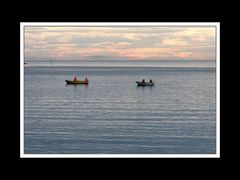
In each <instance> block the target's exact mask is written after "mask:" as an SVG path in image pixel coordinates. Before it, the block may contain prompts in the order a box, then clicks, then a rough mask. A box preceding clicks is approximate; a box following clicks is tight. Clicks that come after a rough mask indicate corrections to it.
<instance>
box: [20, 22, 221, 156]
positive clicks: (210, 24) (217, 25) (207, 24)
mask: <svg viewBox="0 0 240 180" xmlns="http://www.w3.org/2000/svg"><path fill="white" fill-rule="evenodd" d="M25 26H39V27H40V26H67V27H76V26H82V27H84V26H86V27H103V26H111V27H113V26H126V27H127V26H146V27H151V26H153V27H154V26H158V27H159V26H168V27H174V26H175V27H188V26H191V27H194V26H195V27H215V28H216V29H215V30H216V36H215V41H216V47H215V48H216V56H215V57H216V153H215V154H25V153H24V27H25ZM20 158H220V22H165V23H160V22H154V23H149V22H141V23H138V22H131V23H130V22H128V23H124V22H121V23H118V22H116V23H115V22H114V23H112V22H110V23H109V22H61V23H59V22H20Z"/></svg>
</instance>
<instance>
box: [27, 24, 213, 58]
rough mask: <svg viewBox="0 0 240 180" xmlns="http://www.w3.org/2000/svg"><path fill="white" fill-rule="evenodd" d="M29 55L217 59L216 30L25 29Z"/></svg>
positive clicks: (174, 28)
mask: <svg viewBox="0 0 240 180" xmlns="http://www.w3.org/2000/svg"><path fill="white" fill-rule="evenodd" d="M25 56H26V57H27V58H33V59H39V58H52V57H55V58H58V59H72V58H74V59H83V58H88V57H112V58H113V59H114V57H123V58H126V59H151V58H156V59H176V58H179V59H191V58H192V59H201V58H203V59H215V28H214V27H25Z"/></svg>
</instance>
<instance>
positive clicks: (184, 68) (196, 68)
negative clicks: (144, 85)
mask: <svg viewBox="0 0 240 180" xmlns="http://www.w3.org/2000/svg"><path fill="white" fill-rule="evenodd" d="M25 68H49V69H61V68H76V69H77V68H79V69H155V70H157V69H158V70H179V69H181V70H186V71H188V70H200V71H201V70H209V71H215V70H216V67H143V66H138V67H137V66H72V65H69V66H61V65H58V66H53V67H51V66H40V65H36V66H35V65H33V66H25Z"/></svg>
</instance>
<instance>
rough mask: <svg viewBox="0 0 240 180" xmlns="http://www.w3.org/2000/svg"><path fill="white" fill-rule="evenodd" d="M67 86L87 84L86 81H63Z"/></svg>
mask: <svg viewBox="0 0 240 180" xmlns="http://www.w3.org/2000/svg"><path fill="white" fill-rule="evenodd" d="M65 81H66V83H67V84H88V81H71V80H65Z"/></svg>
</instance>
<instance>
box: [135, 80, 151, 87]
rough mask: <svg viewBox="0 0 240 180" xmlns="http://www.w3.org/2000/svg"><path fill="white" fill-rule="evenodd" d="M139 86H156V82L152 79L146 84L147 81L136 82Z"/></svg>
mask: <svg viewBox="0 0 240 180" xmlns="http://www.w3.org/2000/svg"><path fill="white" fill-rule="evenodd" d="M136 83H137V85H138V86H154V82H153V81H152V80H151V79H150V80H149V82H146V81H145V79H143V80H142V81H136Z"/></svg>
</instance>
